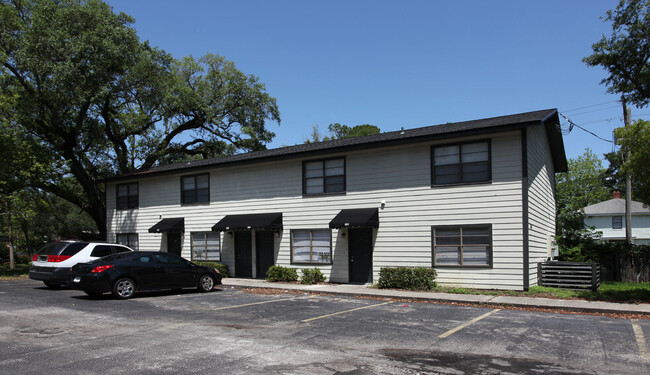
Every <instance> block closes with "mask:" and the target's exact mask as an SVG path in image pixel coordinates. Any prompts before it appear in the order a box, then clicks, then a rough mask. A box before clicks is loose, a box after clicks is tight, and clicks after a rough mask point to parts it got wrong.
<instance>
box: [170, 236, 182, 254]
mask: <svg viewBox="0 0 650 375" xmlns="http://www.w3.org/2000/svg"><path fill="white" fill-rule="evenodd" d="M181 250H182V249H181V233H167V252H168V253H172V254H176V255H178V256H181Z"/></svg>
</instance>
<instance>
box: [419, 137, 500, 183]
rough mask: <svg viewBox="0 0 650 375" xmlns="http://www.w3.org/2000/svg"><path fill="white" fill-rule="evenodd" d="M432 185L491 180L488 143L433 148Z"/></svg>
mask: <svg viewBox="0 0 650 375" xmlns="http://www.w3.org/2000/svg"><path fill="white" fill-rule="evenodd" d="M431 153H432V154H433V155H432V158H433V173H432V175H433V178H432V179H433V181H432V182H433V185H451V184H462V183H473V182H486V181H490V180H491V179H492V170H491V167H490V164H491V163H490V142H489V141H483V142H476V143H464V144H459V145H448V146H439V147H433V149H432V152H431Z"/></svg>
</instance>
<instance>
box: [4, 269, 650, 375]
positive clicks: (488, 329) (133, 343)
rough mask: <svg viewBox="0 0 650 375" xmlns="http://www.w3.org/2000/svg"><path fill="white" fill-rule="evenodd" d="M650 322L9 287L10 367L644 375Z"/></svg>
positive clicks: (648, 366) (311, 299) (230, 295)
mask: <svg viewBox="0 0 650 375" xmlns="http://www.w3.org/2000/svg"><path fill="white" fill-rule="evenodd" d="M648 337H650V320H630V319H613V318H607V317H598V316H590V315H566V314H555V313H544V312H529V311H514V310H501V309H494V308H482V307H466V306H454V305H445V304H433V303H405V302H397V301H382V300H372V299H358V298H351V297H340V296H326V295H308V294H287V293H284V294H283V293H280V294H274V295H263V294H253V293H247V292H246V291H243V290H239V289H232V288H223V289H220V290H217V291H215V292H213V293H208V294H201V293H197V292H195V291H182V292H180V293H178V292H175V293H174V292H160V293H148V294H142V295H139V296H136V298H134V299H132V300H127V301H118V300H114V299H112V298H111V297H110V296H109V295H105V296H104V297H102V298H100V299H91V298H88V297H86V295H85V294H83V293H82V292H79V291H75V290H70V289H60V290H48V289H46V288H45V287H43V286H42V284H41V283H39V282H36V281H32V280H17V281H4V282H0V345H1V347H2V350H1V351H0V373H3V374H4V373H6V374H36V373H66V374H93V373H101V374H107V373H110V374H146V373H201V374H205V373H228V374H231V373H232V374H238V373H242V374H243V373H265V374H287V373H289V374H294V373H296V374H413V373H420V374H434V373H436V374H438V373H442V374H459V373H484V374H497V373H516V374H521V373H536V374H538V373H549V374H576V373H602V374H642V373H650V356H649V354H648V341H647V338H648Z"/></svg>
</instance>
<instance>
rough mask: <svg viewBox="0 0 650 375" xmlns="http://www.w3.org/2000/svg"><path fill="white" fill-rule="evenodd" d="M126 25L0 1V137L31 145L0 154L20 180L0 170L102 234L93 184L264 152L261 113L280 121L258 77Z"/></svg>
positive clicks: (95, 4)
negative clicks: (162, 45)
mask: <svg viewBox="0 0 650 375" xmlns="http://www.w3.org/2000/svg"><path fill="white" fill-rule="evenodd" d="M132 23H133V19H132V18H131V17H129V16H128V15H126V14H123V13H119V14H115V13H114V12H113V11H112V9H111V7H110V6H109V5H107V4H105V3H103V2H102V1H92V0H88V1H86V0H26V1H12V2H9V1H2V2H0V40H1V41H2V43H0V61H2V65H1V66H0V88H1V89H2V91H1V92H2V94H1V95H2V96H1V97H0V103H1V104H0V123H2V124H5V126H6V124H10V125H11V126H13V127H14V128H16V129H18V130H19V131H16V132H14V133H11V134H8V135H7V136H3V137H2V138H1V139H0V142H1V143H2V144H5V143H7V144H10V143H12V142H14V140H15V139H19V138H20V137H21V136H22V135H26V134H28V135H29V137H28V138H27V141H28V142H26V144H27V146H29V147H30V148H29V152H27V153H23V152H22V148H20V147H19V148H15V147H14V148H8V149H7V150H6V152H5V154H6V153H9V155H5V154H3V155H2V157H3V158H6V159H5V160H19V161H20V163H19V167H18V168H19V169H18V170H25V171H26V174H27V176H22V175H20V174H14V173H12V171H11V170H8V169H4V170H3V169H0V174H1V175H2V176H16V177H17V178H16V179H17V180H19V181H21V184H22V183H23V182H22V181H27V184H28V186H30V187H35V188H39V189H43V190H46V191H48V192H50V193H52V194H55V195H57V196H59V197H61V198H63V199H66V200H67V201H69V202H71V203H73V204H75V205H76V206H78V207H80V208H81V209H83V210H84V211H85V212H86V213H87V214H88V215H90V217H92V218H93V220H94V221H95V222H96V224H97V227H98V229H99V230H100V232H102V234H103V231H104V230H105V220H106V212H105V206H104V201H103V200H104V191H103V186H102V184H97V183H95V182H96V181H97V180H101V179H103V178H106V177H110V176H113V175H115V174H124V173H129V172H133V171H136V170H142V169H149V168H151V167H153V166H155V165H156V164H158V163H161V162H163V163H166V162H173V161H179V160H186V159H193V158H205V157H214V156H218V155H223V154H232V153H235V152H239V151H248V150H259V149H264V148H265V146H264V145H265V144H266V143H267V142H269V141H270V140H271V139H272V138H273V136H274V134H273V133H272V132H270V131H269V130H268V129H267V128H266V124H267V121H268V120H270V121H276V122H278V123H279V122H280V113H279V110H278V107H277V103H276V100H275V98H273V97H271V96H270V95H268V94H267V93H266V88H265V86H264V84H263V83H261V82H259V79H258V78H257V77H255V76H252V75H245V74H244V73H242V72H241V71H239V70H238V69H237V68H236V67H235V65H234V64H233V63H232V62H230V61H227V60H226V59H225V58H223V57H221V56H217V55H213V54H207V55H206V56H204V57H201V58H198V59H194V58H192V57H188V58H183V59H181V60H176V59H174V58H173V57H172V56H171V55H170V54H168V53H166V52H165V51H162V50H160V49H158V48H155V47H152V46H151V45H149V43H148V42H141V41H140V40H139V38H138V36H137V34H136V32H135V30H134V29H133V28H132ZM3 133H4V132H3ZM19 144H20V143H19ZM31 155H36V156H37V161H38V163H34V162H33V160H32V159H33V158H31ZM25 156H29V157H25ZM41 158H43V159H44V160H41ZM22 160H25V162H22ZM23 165H25V166H30V167H31V166H32V165H33V166H36V167H40V169H37V171H40V172H41V173H35V172H32V169H31V168H23V167H22V166H23ZM41 166H42V167H41ZM27 177H29V178H27ZM0 180H2V181H12V180H11V179H5V178H2V179H0Z"/></svg>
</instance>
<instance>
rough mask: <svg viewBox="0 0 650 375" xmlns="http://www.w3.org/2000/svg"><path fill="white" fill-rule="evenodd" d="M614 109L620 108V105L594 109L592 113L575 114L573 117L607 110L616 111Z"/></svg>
mask: <svg viewBox="0 0 650 375" xmlns="http://www.w3.org/2000/svg"><path fill="white" fill-rule="evenodd" d="M614 108H619V106H618V105H615V106H612V107H605V108H600V109H592V110H591V111H586V112H580V113H574V114H572V115H571V116H580V115H584V114H587V113H594V112H600V111H606V110H608V109H614Z"/></svg>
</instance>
